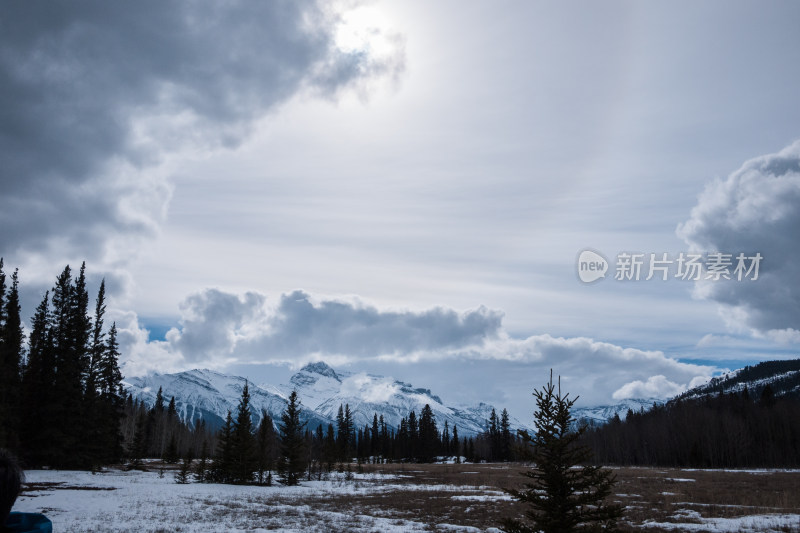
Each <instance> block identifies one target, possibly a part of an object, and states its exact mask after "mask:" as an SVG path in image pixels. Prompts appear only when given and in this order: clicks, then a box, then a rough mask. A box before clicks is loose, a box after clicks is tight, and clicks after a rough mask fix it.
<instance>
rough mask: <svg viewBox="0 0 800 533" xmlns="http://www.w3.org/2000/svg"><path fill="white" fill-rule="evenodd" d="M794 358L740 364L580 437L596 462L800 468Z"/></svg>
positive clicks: (799, 373)
mask: <svg viewBox="0 0 800 533" xmlns="http://www.w3.org/2000/svg"><path fill="white" fill-rule="evenodd" d="M799 392H800V360H793V361H769V362H765V363H760V364H758V365H756V366H753V367H745V368H743V369H741V370H738V371H736V372H732V373H730V374H728V375H726V376H723V377H720V378H716V379H714V380H712V381H711V382H709V383H707V384H705V385H702V386H700V387H697V388H695V389H692V390H690V391H687V392H686V393H684V394H683V395H681V396H679V397H677V398H675V399H673V400H671V401H669V402H667V403H666V404H664V405H661V406H655V407H653V409H651V410H650V411H647V412H640V413H635V412H632V413H629V414H628V416H627V417H626V419H625V420H624V421H623V420H620V419H616V418H615V419H613V420H612V421H611V422H610V423H609V424H607V425H605V426H602V427H598V428H593V429H591V430H590V431H588V432H587V433H586V435H585V439H586V443H587V444H588V445H589V446H591V447H592V449H593V450H594V452H595V460H596V461H598V462H600V463H604V464H625V465H658V466H678V467H713V468H733V467H798V466H800V394H799Z"/></svg>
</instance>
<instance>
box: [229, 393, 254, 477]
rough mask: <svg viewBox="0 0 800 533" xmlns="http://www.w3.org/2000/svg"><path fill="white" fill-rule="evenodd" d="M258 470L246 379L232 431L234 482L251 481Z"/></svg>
mask: <svg viewBox="0 0 800 533" xmlns="http://www.w3.org/2000/svg"><path fill="white" fill-rule="evenodd" d="M255 470H256V453H255V439H254V437H253V422H252V419H251V418H250V389H249V387H248V384H247V382H246V381H245V384H244V387H243V388H242V397H241V399H240V400H239V406H238V408H237V409H236V422H235V423H234V426H233V432H232V433H231V474H232V476H231V477H232V481H233V482H234V483H251V482H252V481H253V472H254V471H255Z"/></svg>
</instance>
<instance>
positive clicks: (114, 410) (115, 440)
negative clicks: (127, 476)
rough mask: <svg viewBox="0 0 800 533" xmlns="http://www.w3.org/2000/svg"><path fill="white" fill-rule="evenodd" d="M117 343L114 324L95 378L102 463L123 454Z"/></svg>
mask: <svg viewBox="0 0 800 533" xmlns="http://www.w3.org/2000/svg"><path fill="white" fill-rule="evenodd" d="M119 357H120V353H119V343H118V341H117V324H116V322H113V323H112V324H111V330H110V331H109V332H108V339H107V340H106V343H105V346H104V349H103V351H102V354H101V356H100V360H99V366H98V367H97V370H98V372H97V376H98V378H99V382H98V385H99V392H100V398H99V411H100V413H101V415H102V420H100V421H99V423H98V426H99V427H100V430H101V435H100V438H101V442H102V443H103V452H102V454H100V457H99V458H100V459H101V461H102V462H113V461H115V460H118V459H119V457H120V455H121V453H122V436H121V435H120V421H121V419H122V404H123V401H124V400H123V394H124V391H123V389H122V373H121V372H120V369H119Z"/></svg>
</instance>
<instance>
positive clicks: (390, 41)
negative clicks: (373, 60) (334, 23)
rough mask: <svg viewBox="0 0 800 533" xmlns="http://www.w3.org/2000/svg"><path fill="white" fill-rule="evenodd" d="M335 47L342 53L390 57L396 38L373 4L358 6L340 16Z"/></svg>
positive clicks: (387, 20)
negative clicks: (362, 53)
mask: <svg viewBox="0 0 800 533" xmlns="http://www.w3.org/2000/svg"><path fill="white" fill-rule="evenodd" d="M340 17H341V18H340V20H341V22H340V24H339V28H338V30H337V32H336V46H338V47H339V49H341V50H342V51H343V52H366V53H369V54H370V55H374V56H385V55H390V54H392V53H393V52H394V50H395V49H396V39H397V36H396V35H395V34H394V32H392V31H391V25H390V20H389V18H388V17H387V16H386V14H385V13H383V12H382V11H381V9H380V8H379V7H378V6H376V5H373V4H368V5H359V6H356V7H355V8H353V9H350V10H343V11H342V13H341V14H340Z"/></svg>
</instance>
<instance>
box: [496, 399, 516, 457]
mask: <svg viewBox="0 0 800 533" xmlns="http://www.w3.org/2000/svg"><path fill="white" fill-rule="evenodd" d="M512 443H513V438H512V437H511V424H510V423H509V421H508V410H506V409H503V412H502V413H500V457H499V459H500V460H501V461H510V460H511V459H512V456H511V451H512Z"/></svg>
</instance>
